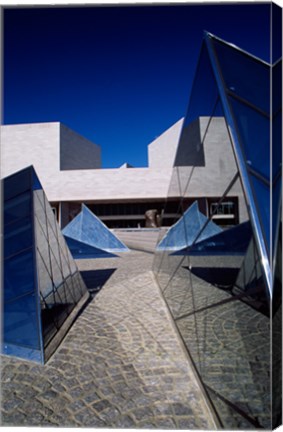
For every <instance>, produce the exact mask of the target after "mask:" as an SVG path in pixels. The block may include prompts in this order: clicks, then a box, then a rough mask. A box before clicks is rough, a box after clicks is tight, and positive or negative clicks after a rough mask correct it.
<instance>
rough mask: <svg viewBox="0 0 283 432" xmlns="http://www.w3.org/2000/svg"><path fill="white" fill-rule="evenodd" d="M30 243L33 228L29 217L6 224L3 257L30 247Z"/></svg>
mask: <svg viewBox="0 0 283 432" xmlns="http://www.w3.org/2000/svg"><path fill="white" fill-rule="evenodd" d="M32 244H33V230H32V223H31V218H30V217H27V218H24V219H20V220H19V221H17V222H14V223H12V224H9V225H7V227H6V228H5V237H4V258H7V257H9V256H10V255H14V254H16V253H17V252H20V251H21V250H23V249H27V248H30V247H31V246H32Z"/></svg>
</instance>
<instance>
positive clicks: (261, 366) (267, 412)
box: [154, 4, 282, 430]
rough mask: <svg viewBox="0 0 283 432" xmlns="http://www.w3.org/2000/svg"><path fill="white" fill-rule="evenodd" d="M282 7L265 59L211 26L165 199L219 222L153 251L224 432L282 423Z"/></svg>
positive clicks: (273, 13) (274, 13)
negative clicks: (216, 228)
mask: <svg viewBox="0 0 283 432" xmlns="http://www.w3.org/2000/svg"><path fill="white" fill-rule="evenodd" d="M281 12H282V11H281V10H280V9H279V8H278V7H277V6H276V5H274V4H270V23H271V24H274V23H277V24H276V25H273V27H271V28H270V38H271V40H270V41H267V42H268V43H269V46H270V48H271V50H270V63H267V62H265V61H263V60H261V59H259V58H256V57H254V56H253V55H251V54H249V53H247V52H245V51H243V50H242V49H240V48H238V47H236V46H235V45H233V44H231V43H227V42H225V41H223V40H221V39H219V38H217V37H216V36H214V35H212V34H210V33H205V34H204V39H203V44H202V47H201V52H200V56H199V60H198V64H197V66H196V73H195V77H194V81H193V86H192V89H191V94H190V100H189V104H188V110H187V113H186V116H185V119H184V122H183V126H182V131H181V134H180V138H179V143H178V147H177V151H176V158H175V163H174V168H173V172H172V177H171V181H170V186H169V190H168V194H167V198H168V199H167V204H166V205H168V209H170V202H171V201H170V200H172V198H173V197H176V196H179V209H178V213H179V214H180V215H181V218H180V221H182V220H183V219H184V218H186V212H184V211H183V207H184V206H183V203H184V202H186V200H187V201H188V200H190V199H194V200H195V199H197V200H198V203H199V208H201V210H202V212H204V214H206V215H207V217H208V220H209V221H211V222H212V221H213V222H217V224H219V225H220V226H221V228H222V229H223V230H222V231H221V232H219V233H216V234H215V235H212V236H211V235H209V236H207V238H203V239H201V238H200V234H199V232H198V231H199V230H197V229H196V230H195V231H191V232H192V237H191V238H190V237H188V233H187V231H186V230H185V229H184V227H183V228H182V229H181V228H178V227H177V229H176V226H177V224H178V223H177V224H175V225H174V226H173V227H172V228H171V230H169V231H168V234H167V237H168V239H167V245H168V246H169V247H166V237H164V238H163V239H162V240H161V242H160V243H159V247H158V248H157V249H156V253H155V259H154V271H155V275H156V279H157V281H158V283H159V286H160V289H161V292H162V293H163V296H164V299H165V301H166V304H167V305H168V307H169V309H170V312H171V315H172V317H173V320H174V322H175V324H176V328H177V329H178V331H179V333H180V337H181V339H182V341H183V342H184V346H185V348H186V349H187V351H188V354H189V356H190V358H192V360H193V364H194V365H195V367H196V369H197V373H198V376H199V378H200V380H201V383H202V385H203V388H204V391H205V394H206V395H207V396H208V399H209V403H212V407H213V411H214V412H215V413H216V415H217V418H218V420H219V428H224V429H233V430H234V429H242V430H250V429H256V430H257V429H269V430H270V429H273V428H275V427H276V426H279V425H280V424H281V423H282V218H281V211H282V147H281V145H282V107H281V103H282V85H281V84H282V61H281V58H276V59H274V58H273V57H272V56H273V52H272V47H273V45H272V38H273V39H274V38H275V37H276V38H277V39H278V38H281V31H282V28H281V26H282V23H281V16H282V13H281ZM275 17H276V19H275ZM200 185H201V187H200ZM233 200H234V201H233ZM232 201H233V202H234V204H233V205H234V210H233V212H232V214H230V213H229V214H228V213H226V214H225V211H226V210H225V208H227V207H225V206H227V205H228V204H229V203H231V202H232ZM166 205H165V209H164V213H166V211H168V209H167V207H166ZM168 212H169V211H168ZM194 219H195V220H197V219H196V215H195V218H194ZM207 226H208V225H207ZM165 228H167V227H164V228H163V230H161V232H162V231H163V232H164V229H165ZM174 229H175V230H176V233H175V235H173V232H174ZM171 231H172V233H171ZM170 238H171V240H172V241H170ZM188 240H189V241H188ZM187 242H188V244H187ZM185 244H186V246H184V245H185ZM180 245H182V247H180ZM160 246H162V247H160ZM174 249H175V251H174V252H173V253H172V252H171V251H172V250H174Z"/></svg>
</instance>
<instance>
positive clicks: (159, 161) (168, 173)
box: [1, 117, 245, 228]
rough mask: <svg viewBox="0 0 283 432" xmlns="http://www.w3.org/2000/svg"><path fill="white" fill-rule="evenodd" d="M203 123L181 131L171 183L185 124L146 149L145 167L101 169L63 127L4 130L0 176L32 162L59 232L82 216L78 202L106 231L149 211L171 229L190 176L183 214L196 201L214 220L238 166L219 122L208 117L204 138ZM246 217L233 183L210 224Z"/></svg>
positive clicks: (94, 155)
mask: <svg viewBox="0 0 283 432" xmlns="http://www.w3.org/2000/svg"><path fill="white" fill-rule="evenodd" d="M207 121H208V118H206V117H199V118H196V119H195V120H194V121H193V122H192V123H191V124H190V125H188V126H187V127H186V128H185V130H184V131H183V134H184V132H185V134H186V140H187V144H186V146H184V148H183V150H182V153H181V154H180V148H179V150H178V159H181V160H182V166H181V167H179V168H178V176H175V178H177V177H178V179H177V180H176V182H175V184H174V182H173V184H172V182H171V178H172V177H173V178H174V175H173V174H174V170H176V169H177V168H176V167H175V166H174V162H175V159H176V150H177V146H178V141H179V137H180V133H181V129H182V125H183V119H180V120H179V121H177V122H176V123H175V124H173V125H172V126H171V127H170V128H168V129H167V130H166V131H165V132H164V133H163V134H162V135H160V136H159V137H158V138H156V139H155V140H154V141H153V142H151V143H150V144H149V145H148V166H147V167H144V168H134V167H131V166H130V165H129V164H128V163H125V164H123V165H122V166H121V167H120V168H115V169H113V168H111V169H108V168H101V149H100V147H99V146H98V145H96V144H95V143H92V142H90V141H89V140H87V139H86V138H84V137H82V136H81V135H79V134H77V133H76V132H74V131H72V130H71V129H69V128H68V127H66V126H65V125H63V124H62V123H59V122H51V123H33V124H14V125H5V126H2V127H1V177H2V178H3V177H6V176H8V175H11V174H13V173H15V172H17V171H19V170H21V169H23V168H25V167H28V166H30V165H33V166H34V168H35V171H36V173H37V175H38V177H39V179H40V181H41V183H42V185H43V188H44V190H45V192H46V195H47V198H48V201H49V202H50V204H51V206H52V208H53V211H54V212H55V214H56V217H57V220H58V222H59V225H60V226H61V228H64V227H65V226H66V225H67V224H68V223H69V222H70V221H71V220H72V219H73V218H74V217H75V216H76V215H77V214H78V213H79V212H80V210H81V206H82V204H85V205H87V206H88V208H89V209H90V210H91V211H92V212H93V213H94V214H96V215H97V216H98V217H99V218H100V219H101V220H102V221H103V222H104V223H105V224H106V225H107V226H108V227H109V228H140V227H141V228H142V227H144V226H145V212H146V211H147V210H150V209H156V210H157V212H158V214H159V215H160V216H161V217H162V224H163V226H164V225H165V226H171V225H172V224H173V223H174V222H175V221H176V219H178V217H180V215H181V209H180V196H183V191H182V190H180V185H181V189H182V183H184V182H185V181H186V179H187V178H188V176H191V177H192V179H191V180H192V181H193V188H192V189H190V194H185V197H184V198H183V202H182V205H183V206H184V207H183V210H184V209H186V208H188V207H189V206H190V205H191V204H192V202H194V201H195V200H197V201H198V204H199V208H200V211H201V212H202V213H204V214H205V215H206V216H211V214H212V213H213V212H214V210H215V207H216V204H217V202H218V201H219V198H220V197H221V196H222V193H223V185H225V184H227V179H228V177H229V174H230V172H231V171H232V170H233V169H234V165H235V161H234V157H233V154H232V150H231V147H230V146H228V145H227V143H228V141H229V137H228V132H227V128H226V125H225V120H224V118H223V117H215V118H213V119H212V120H211V119H210V126H211V127H210V128H209V133H207V132H206V129H207V126H206V125H207ZM216 142H217V146H215V145H214V144H215V143H216ZM177 162H178V161H177ZM207 178H210V182H209V185H208V184H207V181H206V179H207ZM170 182H171V183H170ZM169 185H170V188H169ZM169 189H170V190H169ZM168 190H169V193H168ZM191 191H192V192H191ZM165 201H166V212H164V208H165ZM244 218H245V206H244V205H243V196H242V193H241V188H240V187H238V186H237V185H235V187H234V188H232V189H231V190H230V191H229V193H228V195H227V197H226V199H225V200H224V201H223V202H222V203H221V206H219V205H218V207H217V212H214V214H213V219H215V221H216V222H217V223H220V224H223V225H234V224H237V223H239V222H240V221H241V220H242V219H244Z"/></svg>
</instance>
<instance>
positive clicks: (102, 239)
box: [62, 204, 129, 259]
mask: <svg viewBox="0 0 283 432" xmlns="http://www.w3.org/2000/svg"><path fill="white" fill-rule="evenodd" d="M62 232H63V235H64V237H65V239H66V241H67V244H68V246H69V248H70V250H71V252H72V254H73V256H74V257H75V258H77V259H78V258H104V257H105V258H107V257H111V256H112V257H113V256H115V255H114V253H115V252H128V251H129V249H128V248H127V246H125V245H124V243H122V242H121V241H120V240H119V239H118V238H117V237H116V236H115V235H114V234H113V233H112V232H111V231H110V230H109V229H108V228H107V226H106V225H104V223H103V222H101V220H100V219H99V218H98V217H97V216H95V215H94V214H93V213H92V212H91V211H90V210H89V209H88V207H87V206H85V205H84V204H83V205H82V210H81V212H80V213H79V214H78V215H77V216H76V217H75V218H74V219H73V220H72V221H71V222H70V223H69V224H68V225H67V226H66V227H65V228H64V229H63V231H62Z"/></svg>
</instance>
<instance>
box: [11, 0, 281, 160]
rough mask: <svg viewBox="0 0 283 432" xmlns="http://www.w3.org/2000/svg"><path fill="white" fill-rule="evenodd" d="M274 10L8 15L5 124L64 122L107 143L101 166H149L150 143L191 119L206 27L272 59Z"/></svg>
mask: <svg viewBox="0 0 283 432" xmlns="http://www.w3.org/2000/svg"><path fill="white" fill-rule="evenodd" d="M269 12H270V3H267V4H248V3H243V4H225V5H224V4H218V5H212V4H209V3H206V4H205V5H203V4H197V5H193V4H186V5H163V6H160V5H158V6H151V7H150V6H132V7H131V6H128V5H127V6H116V7H109V6H104V7H98V6H94V7H90V6H88V7H68V8H67V7H65V8H58V7H56V8H50V7H49V8H35V7H33V8H27V9H23V8H19V7H17V8H13V9H5V10H4V32H3V33H4V56H3V60H4V61H3V63H4V98H3V99H4V100H3V102H4V106H3V112H4V118H3V122H4V124H13V123H31V122H48V121H60V122H62V123H64V124H66V125H67V126H69V127H70V128H71V129H74V130H75V131H77V132H78V133H80V134H82V135H83V136H85V137H86V138H88V139H90V140H92V141H94V142H95V143H97V144H99V145H100V146H101V148H102V163H103V167H107V168H111V167H118V166H120V165H122V164H123V163H124V162H126V161H127V162H129V163H130V164H132V165H134V166H146V164H147V144H149V143H150V142H151V141H152V140H153V139H155V138H156V137H157V136H158V135H160V134H161V133H162V132H163V131H165V130H166V129H167V128H168V127H170V126H171V125H172V124H173V123H175V122H176V121H177V120H179V119H180V118H181V117H183V116H184V115H185V112H186V107H187V104H188V101H189V95H190V90H191V86H192V79H193V76H194V73H195V68H196V64H197V59H198V55H199V51H200V46H201V42H202V38H203V30H207V31H209V32H211V33H213V34H215V35H217V36H219V37H221V38H223V39H225V40H227V41H229V42H232V43H234V44H236V45H238V46H240V47H241V48H243V49H245V50H246V51H249V52H251V53H253V54H254V55H256V56H258V57H260V58H262V59H264V60H266V61H269V60H270V52H269V48H270V47H269V43H270V39H269V34H270V13H269ZM279 40H280V41H281V35H280V37H278V42H279ZM278 46H279V43H278ZM276 50H277V51H278V48H277V44H276Z"/></svg>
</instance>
